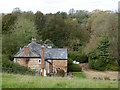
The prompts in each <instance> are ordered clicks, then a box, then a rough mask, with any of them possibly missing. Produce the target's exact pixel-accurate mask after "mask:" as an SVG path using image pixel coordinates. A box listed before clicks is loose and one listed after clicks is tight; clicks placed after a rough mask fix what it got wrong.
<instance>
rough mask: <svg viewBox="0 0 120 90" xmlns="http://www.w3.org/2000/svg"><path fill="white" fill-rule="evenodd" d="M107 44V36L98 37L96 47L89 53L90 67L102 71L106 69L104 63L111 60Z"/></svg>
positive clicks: (108, 43)
mask: <svg viewBox="0 0 120 90" xmlns="http://www.w3.org/2000/svg"><path fill="white" fill-rule="evenodd" d="M109 46H110V41H109V39H108V37H107V36H102V37H100V43H99V44H98V46H97V48H96V49H95V50H94V51H92V52H90V53H89V66H90V68H92V69H96V70H102V71H103V70H105V69H106V65H107V64H108V63H110V61H111V57H110V53H109Z"/></svg>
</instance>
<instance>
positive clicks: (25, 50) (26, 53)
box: [24, 46, 29, 56]
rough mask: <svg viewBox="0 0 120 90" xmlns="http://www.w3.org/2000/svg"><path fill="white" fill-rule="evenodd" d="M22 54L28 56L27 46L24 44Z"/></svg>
mask: <svg viewBox="0 0 120 90" xmlns="http://www.w3.org/2000/svg"><path fill="white" fill-rule="evenodd" d="M24 55H25V56H29V47H28V46H24Z"/></svg>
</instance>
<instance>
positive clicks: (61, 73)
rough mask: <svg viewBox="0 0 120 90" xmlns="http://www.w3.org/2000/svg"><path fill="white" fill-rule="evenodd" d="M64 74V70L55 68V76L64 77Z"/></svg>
mask: <svg viewBox="0 0 120 90" xmlns="http://www.w3.org/2000/svg"><path fill="white" fill-rule="evenodd" d="M64 75H65V72H64V70H63V69H59V70H57V73H56V75H55V76H57V77H64Z"/></svg>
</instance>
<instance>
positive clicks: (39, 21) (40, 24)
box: [35, 11, 45, 37]
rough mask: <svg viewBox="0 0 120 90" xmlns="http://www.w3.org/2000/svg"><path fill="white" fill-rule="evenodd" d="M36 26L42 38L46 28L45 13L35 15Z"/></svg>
mask: <svg viewBox="0 0 120 90" xmlns="http://www.w3.org/2000/svg"><path fill="white" fill-rule="evenodd" d="M35 26H36V29H37V33H38V35H39V36H40V37H42V31H43V28H44V26H45V17H44V15H43V13H42V12H40V11H37V12H36V13H35Z"/></svg>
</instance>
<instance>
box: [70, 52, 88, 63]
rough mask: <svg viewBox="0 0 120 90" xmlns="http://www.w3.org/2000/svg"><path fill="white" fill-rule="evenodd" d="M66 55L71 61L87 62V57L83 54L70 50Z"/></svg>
mask: <svg viewBox="0 0 120 90" xmlns="http://www.w3.org/2000/svg"><path fill="white" fill-rule="evenodd" d="M68 57H69V58H71V59H72V60H73V61H74V60H75V61H77V62H80V63H86V62H88V58H87V56H86V55H85V54H81V53H79V52H72V53H69V54H68Z"/></svg>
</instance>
